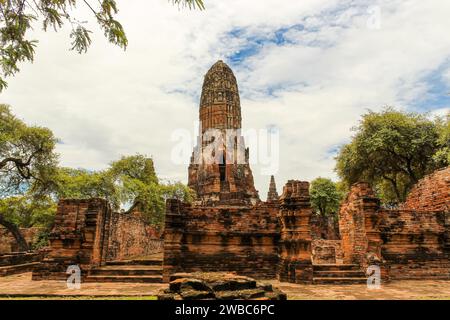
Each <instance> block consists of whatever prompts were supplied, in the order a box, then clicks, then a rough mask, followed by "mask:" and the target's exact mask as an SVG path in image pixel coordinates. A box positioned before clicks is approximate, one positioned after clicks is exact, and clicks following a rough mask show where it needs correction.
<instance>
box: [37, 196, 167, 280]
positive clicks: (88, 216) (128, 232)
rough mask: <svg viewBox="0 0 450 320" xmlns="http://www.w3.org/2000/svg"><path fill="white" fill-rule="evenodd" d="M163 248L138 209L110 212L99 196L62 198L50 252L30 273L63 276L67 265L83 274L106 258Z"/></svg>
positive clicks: (40, 277) (38, 276)
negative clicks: (77, 267)
mask: <svg viewBox="0 0 450 320" xmlns="http://www.w3.org/2000/svg"><path fill="white" fill-rule="evenodd" d="M161 251H162V240H161V238H160V235H159V233H158V232H157V231H156V230H154V229H153V228H152V227H150V226H149V225H148V223H146V222H145V220H144V219H143V217H142V215H141V213H139V212H131V213H126V212H121V213H117V212H112V211H111V209H110V207H109V205H108V203H107V201H106V200H102V199H86V200H75V199H74V200H70V199H66V200H61V201H60V202H59V204H58V209H57V213H56V219H55V227H54V228H53V230H52V232H51V235H50V251H49V253H48V254H47V256H46V258H45V259H44V260H43V261H42V263H41V265H40V266H38V267H37V268H36V269H35V270H34V272H33V280H41V279H64V278H67V274H66V270H67V267H68V266H69V265H79V266H80V268H81V270H82V277H85V276H87V275H88V274H89V271H90V270H92V269H94V268H96V267H99V266H101V265H104V264H105V263H106V261H109V260H121V259H126V258H130V257H136V256H144V255H148V254H152V253H155V252H161Z"/></svg>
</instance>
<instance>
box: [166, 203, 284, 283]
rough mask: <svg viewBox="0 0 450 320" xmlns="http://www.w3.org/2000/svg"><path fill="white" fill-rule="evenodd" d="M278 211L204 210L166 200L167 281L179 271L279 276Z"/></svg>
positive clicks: (266, 207)
mask: <svg viewBox="0 0 450 320" xmlns="http://www.w3.org/2000/svg"><path fill="white" fill-rule="evenodd" d="M277 213H278V210H277V207H276V206H274V205H271V204H265V203H260V204H258V205H256V206H254V207H220V206H219V207H201V206H191V205H188V204H184V203H181V202H180V201H178V200H168V201H167V213H166V225H165V231H164V232H165V234H164V264H163V266H164V269H163V272H164V280H165V281H168V280H169V278H170V275H171V274H173V273H176V272H194V271H236V272H238V273H239V274H242V275H249V276H250V275H251V276H252V277H257V278H263V279H271V278H275V277H276V268H277V263H278V239H279V236H280V230H279V225H278V218H277Z"/></svg>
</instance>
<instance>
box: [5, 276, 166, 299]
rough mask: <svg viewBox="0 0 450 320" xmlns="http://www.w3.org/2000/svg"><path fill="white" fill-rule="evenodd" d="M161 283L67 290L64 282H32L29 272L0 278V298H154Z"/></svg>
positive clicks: (96, 285) (91, 285)
mask: <svg viewBox="0 0 450 320" xmlns="http://www.w3.org/2000/svg"><path fill="white" fill-rule="evenodd" d="M166 287H167V285H166V284H161V283H121V282H103V283H82V284H81V289H79V290H77V289H68V288H67V285H66V282H65V281H56V280H44V281H32V280H31V272H29V273H22V274H16V275H11V276H6V277H0V297H5V296H8V295H9V296H154V295H156V293H157V292H158V291H159V290H160V289H164V288H166Z"/></svg>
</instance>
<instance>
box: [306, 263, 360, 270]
mask: <svg viewBox="0 0 450 320" xmlns="http://www.w3.org/2000/svg"><path fill="white" fill-rule="evenodd" d="M313 270H314V271H341V270H355V271H359V270H361V269H360V267H359V265H357V264H315V265H313Z"/></svg>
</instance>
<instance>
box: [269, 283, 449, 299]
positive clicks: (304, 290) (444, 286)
mask: <svg viewBox="0 0 450 320" xmlns="http://www.w3.org/2000/svg"><path fill="white" fill-rule="evenodd" d="M271 283H272V284H273V285H274V286H277V287H278V288H280V289H281V290H282V291H284V292H285V293H287V295H288V299H290V300H397V299H400V300H412V299H445V300H450V281H446V280H399V281H392V282H389V283H387V284H384V285H383V284H382V285H381V288H380V289H376V290H374V289H372V290H370V289H367V285H365V284H352V285H301V284H292V283H285V282H283V283H280V282H278V281H271Z"/></svg>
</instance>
